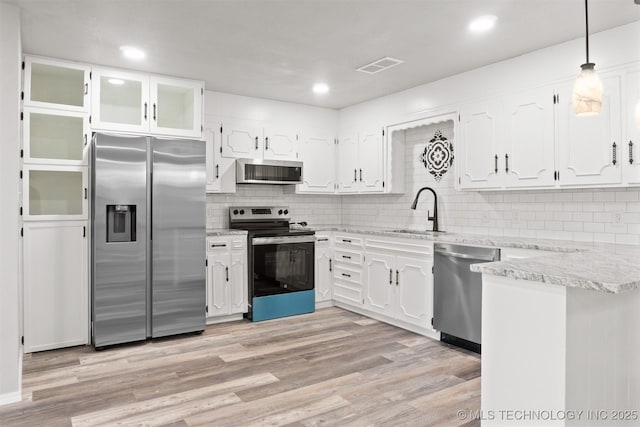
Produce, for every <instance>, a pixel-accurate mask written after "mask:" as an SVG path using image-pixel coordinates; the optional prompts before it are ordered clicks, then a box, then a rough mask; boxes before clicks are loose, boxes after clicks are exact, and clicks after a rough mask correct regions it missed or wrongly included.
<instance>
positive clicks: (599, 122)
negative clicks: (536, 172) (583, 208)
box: [556, 73, 625, 186]
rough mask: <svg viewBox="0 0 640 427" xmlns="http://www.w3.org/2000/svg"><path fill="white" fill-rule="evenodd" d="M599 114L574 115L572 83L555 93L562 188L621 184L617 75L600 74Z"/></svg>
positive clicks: (621, 151) (622, 157) (618, 85)
mask: <svg viewBox="0 0 640 427" xmlns="http://www.w3.org/2000/svg"><path fill="white" fill-rule="evenodd" d="M601 78H602V83H603V86H604V99H603V101H602V110H601V112H600V114H598V115H594V116H586V117H579V116H576V114H575V112H574V111H573V105H572V91H573V82H568V83H567V84H566V85H564V86H563V87H561V88H560V89H559V90H558V97H559V100H557V104H556V123H557V124H556V132H557V134H556V141H557V144H556V147H557V150H558V161H559V163H558V172H559V174H560V175H559V183H560V185H561V186H584V185H602V184H620V183H621V182H622V167H621V162H622V161H623V159H624V153H625V151H624V150H623V147H622V145H623V144H622V140H621V136H622V132H621V131H622V123H621V91H622V89H621V85H622V75H621V74H620V73H602V74H601Z"/></svg>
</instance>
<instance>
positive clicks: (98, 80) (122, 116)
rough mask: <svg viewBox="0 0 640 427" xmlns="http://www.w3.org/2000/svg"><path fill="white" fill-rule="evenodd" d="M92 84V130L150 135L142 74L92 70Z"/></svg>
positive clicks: (145, 77) (147, 104) (146, 91)
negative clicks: (148, 133)
mask: <svg viewBox="0 0 640 427" xmlns="http://www.w3.org/2000/svg"><path fill="white" fill-rule="evenodd" d="M93 81H94V82H95V83H94V85H93V92H92V95H91V98H92V99H91V105H92V107H91V113H92V123H91V126H92V129H94V130H96V129H97V130H115V131H122V132H138V133H147V132H149V122H150V120H151V111H150V108H151V105H150V103H149V78H148V77H147V76H146V75H145V74H140V73H132V72H127V71H121V70H111V69H108V68H95V69H94V71H93Z"/></svg>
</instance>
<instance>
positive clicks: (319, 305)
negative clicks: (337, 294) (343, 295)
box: [316, 300, 333, 310]
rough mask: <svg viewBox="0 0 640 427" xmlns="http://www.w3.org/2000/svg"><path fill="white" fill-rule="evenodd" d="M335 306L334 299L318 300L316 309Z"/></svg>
mask: <svg viewBox="0 0 640 427" xmlns="http://www.w3.org/2000/svg"><path fill="white" fill-rule="evenodd" d="M327 307H333V301H332V300H328V301H316V310H317V309H319V308H327Z"/></svg>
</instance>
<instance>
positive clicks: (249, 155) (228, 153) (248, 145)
mask: <svg viewBox="0 0 640 427" xmlns="http://www.w3.org/2000/svg"><path fill="white" fill-rule="evenodd" d="M262 135H263V132H262V124H261V123H260V122H257V121H253V120H230V119H225V120H223V122H222V155H223V156H225V157H234V158H245V159H261V158H262V152H263V148H264V140H263V138H262Z"/></svg>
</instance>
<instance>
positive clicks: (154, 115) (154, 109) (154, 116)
mask: <svg viewBox="0 0 640 427" xmlns="http://www.w3.org/2000/svg"><path fill="white" fill-rule="evenodd" d="M153 121H154V122H155V121H156V103H155V102H154V103H153Z"/></svg>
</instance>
